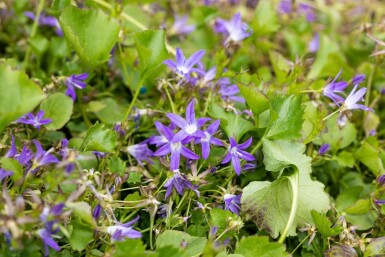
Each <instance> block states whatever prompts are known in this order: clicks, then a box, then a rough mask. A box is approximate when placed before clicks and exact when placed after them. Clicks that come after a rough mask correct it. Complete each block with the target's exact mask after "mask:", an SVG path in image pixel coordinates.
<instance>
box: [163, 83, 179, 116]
mask: <svg viewBox="0 0 385 257" xmlns="http://www.w3.org/2000/svg"><path fill="white" fill-rule="evenodd" d="M164 89H165V91H166V95H167V98H168V100H169V101H170V105H171V110H172V112H173V113H177V112H176V109H175V105H174V102H173V101H172V98H171V95H170V92H168V89H167V87H165V88H164Z"/></svg>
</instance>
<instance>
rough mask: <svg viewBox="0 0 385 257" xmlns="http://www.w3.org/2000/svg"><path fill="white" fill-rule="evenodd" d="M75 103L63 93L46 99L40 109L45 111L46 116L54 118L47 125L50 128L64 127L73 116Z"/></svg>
mask: <svg viewBox="0 0 385 257" xmlns="http://www.w3.org/2000/svg"><path fill="white" fill-rule="evenodd" d="M73 105H74V104H73V101H72V99H71V98H70V97H68V96H66V95H65V94H63V93H55V94H52V95H50V96H49V97H47V98H46V99H44V100H43V101H42V103H41V105H40V109H41V110H43V111H44V118H48V119H51V120H52V122H51V123H50V124H47V125H45V127H46V128H47V129H49V130H57V129H60V128H62V127H63V126H64V125H65V124H66V123H67V122H68V121H69V120H70V118H71V115H72V110H73Z"/></svg>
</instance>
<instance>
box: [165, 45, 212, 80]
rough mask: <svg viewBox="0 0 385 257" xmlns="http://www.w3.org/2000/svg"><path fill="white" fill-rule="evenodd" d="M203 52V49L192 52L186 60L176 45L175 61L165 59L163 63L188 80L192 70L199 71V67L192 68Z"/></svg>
mask: <svg viewBox="0 0 385 257" xmlns="http://www.w3.org/2000/svg"><path fill="white" fill-rule="evenodd" d="M204 54H205V51H204V50H200V51H197V52H195V53H193V54H192V55H191V56H190V58H188V59H187V60H186V57H185V56H184V55H183V52H182V50H181V49H180V48H179V47H178V48H177V49H176V62H174V61H173V60H170V59H168V60H165V61H164V62H163V63H164V64H166V65H167V66H168V67H169V68H170V69H172V70H173V71H175V72H176V73H177V74H178V75H180V76H182V77H184V78H185V80H186V82H189V81H190V74H191V73H192V72H194V71H195V72H200V70H199V69H197V68H193V67H194V65H196V64H197V63H198V62H199V61H200V60H201V59H202V57H203V55H204Z"/></svg>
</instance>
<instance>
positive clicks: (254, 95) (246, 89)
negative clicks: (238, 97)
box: [238, 84, 269, 120]
mask: <svg viewBox="0 0 385 257" xmlns="http://www.w3.org/2000/svg"><path fill="white" fill-rule="evenodd" d="M238 87H239V90H240V91H241V94H242V96H243V97H244V98H245V100H246V103H247V105H248V106H249V107H250V109H251V111H252V112H253V114H254V117H255V119H256V120H258V116H259V115H260V114H261V113H262V112H264V111H266V110H267V109H269V100H268V99H267V97H266V96H265V95H264V94H263V93H262V92H261V91H260V90H258V89H257V88H256V87H255V86H244V85H241V84H238Z"/></svg>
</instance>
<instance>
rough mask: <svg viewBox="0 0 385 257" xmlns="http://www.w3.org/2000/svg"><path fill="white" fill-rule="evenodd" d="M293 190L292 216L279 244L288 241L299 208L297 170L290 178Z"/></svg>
mask: <svg viewBox="0 0 385 257" xmlns="http://www.w3.org/2000/svg"><path fill="white" fill-rule="evenodd" d="M288 179H289V182H290V186H291V190H292V191H293V201H292V203H291V210H290V216H289V219H288V220H287V223H286V226H285V229H284V230H283V232H282V234H281V236H280V237H279V240H278V243H283V242H284V241H285V239H286V236H287V233H288V232H289V229H290V227H291V226H292V225H293V222H294V218H295V214H296V211H297V206H298V186H299V172H298V170H296V171H295V172H294V174H293V175H292V176H290V177H288Z"/></svg>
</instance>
